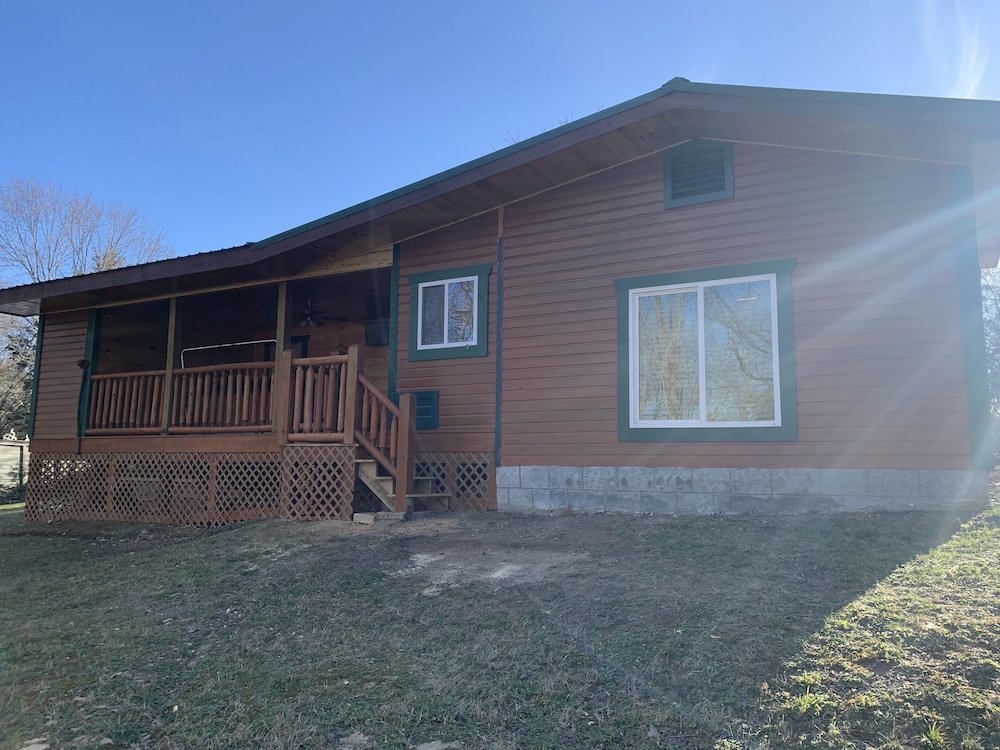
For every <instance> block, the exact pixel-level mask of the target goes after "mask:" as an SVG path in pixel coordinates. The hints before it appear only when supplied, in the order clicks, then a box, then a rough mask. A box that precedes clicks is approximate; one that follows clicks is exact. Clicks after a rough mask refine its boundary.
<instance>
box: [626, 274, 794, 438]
mask: <svg viewBox="0 0 1000 750" xmlns="http://www.w3.org/2000/svg"><path fill="white" fill-rule="evenodd" d="M790 277H791V266H790V264H789V263H788V262H784V263H774V264H752V265H745V266H732V267H729V268H726V269H717V270H715V271H694V272H689V273H681V274H666V275H662V276H648V277H641V278H637V279H621V280H619V281H616V282H615V283H616V287H617V289H618V295H619V329H620V330H619V336H620V338H622V340H621V341H620V342H619V433H620V437H622V438H623V439H625V440H757V439H763V440H788V439H794V436H795V432H796V426H795V390H794V388H795V376H794V360H793V359H792V351H791V349H792V336H793V332H792V329H791V328H790V316H791V293H790V284H791V282H790ZM786 350H787V351H786Z"/></svg>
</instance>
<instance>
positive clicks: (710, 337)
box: [705, 279, 775, 422]
mask: <svg viewBox="0 0 1000 750" xmlns="http://www.w3.org/2000/svg"><path fill="white" fill-rule="evenodd" d="M771 294H772V290H771V282H770V281H769V280H767V279H761V280H757V281H746V282H739V283H736V284H719V285H714V286H706V287H705V391H706V393H705V402H706V407H707V410H708V421H709V422H761V421H771V420H773V419H774V418H775V415H774V359H773V344H772V330H771Z"/></svg>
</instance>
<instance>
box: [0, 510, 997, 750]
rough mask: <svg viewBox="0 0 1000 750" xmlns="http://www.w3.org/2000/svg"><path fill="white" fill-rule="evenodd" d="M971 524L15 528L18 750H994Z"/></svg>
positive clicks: (986, 546) (980, 554)
mask: <svg viewBox="0 0 1000 750" xmlns="http://www.w3.org/2000/svg"><path fill="white" fill-rule="evenodd" d="M964 520H966V519H959V518H956V514H955V512H950V513H933V512H911V513H892V514H875V515H841V516H819V515H816V516H800V517H792V518H766V519H765V518H643V517H630V516H612V515H599V516H559V517H528V516H512V515H505V514H464V515H459V516H451V517H444V518H442V517H438V518H435V519H429V520H421V521H415V522H411V523H408V524H402V525H398V526H381V527H375V528H370V529H357V528H353V527H350V526H347V525H342V524H334V523H323V524H304V523H283V522H261V523H254V524H244V525H236V526H231V527H226V528H223V529H220V530H199V529H190V528H168V527H153V526H134V525H132V526H126V525H112V524H82V523H79V524H51V525H47V526H41V527H37V526H36V527H30V526H24V525H22V523H21V520H20V515H19V511H16V510H8V511H0V535H2V536H0V566H2V569H3V572H4V575H3V577H2V579H0V750H17V749H18V748H21V747H23V746H24V745H25V744H26V743H27V740H28V739H30V738H33V737H40V736H44V737H46V738H47V741H48V742H49V743H50V744H51V745H52V747H60V748H84V747H98V746H103V747H132V748H246V747H260V748H342V747H349V746H350V747H379V748H411V747H417V746H419V745H420V744H421V743H429V742H433V741H440V742H442V743H448V742H457V743H460V744H459V745H457V746H460V747H463V748H552V747H567V748H599V747H604V748H628V747H635V748H645V747H672V748H710V749H715V750H722V749H724V748H731V749H735V748H758V747H759V748H765V749H767V750H776V749H777V748H792V747H820V748H878V747H882V748H909V747H913V748H918V747H919V748H927V747H931V748H934V747H939V748H946V747H950V748H956V749H958V748H966V749H972V748H977V747H978V748H992V747H998V746H1000V727H998V724H997V716H998V713H997V711H998V704H1000V698H998V693H997V689H998V684H1000V683H998V678H1000V660H998V659H997V657H996V656H995V654H996V653H997V652H998V651H1000V622H998V621H997V620H998V617H1000V615H998V607H997V605H996V601H997V595H998V594H1000V578H998V575H1000V573H998V571H1000V564H998V563H1000V560H998V559H997V557H998V550H1000V530H998V528H997V525H998V521H997V516H995V515H994V514H993V513H992V512H987V513H984V514H982V515H980V516H978V517H977V518H974V519H972V520H969V521H968V522H967V523H965V524H964V525H962V522H963V521H964ZM101 742H103V743H104V745H100V743H101ZM351 743H355V744H351ZM977 743H978V744H977Z"/></svg>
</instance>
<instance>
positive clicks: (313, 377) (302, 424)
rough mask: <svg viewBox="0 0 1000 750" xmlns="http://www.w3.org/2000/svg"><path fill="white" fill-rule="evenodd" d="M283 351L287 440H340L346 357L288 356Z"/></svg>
mask: <svg viewBox="0 0 1000 750" xmlns="http://www.w3.org/2000/svg"><path fill="white" fill-rule="evenodd" d="M285 354H286V361H287V362H286V368H287V369H286V371H285V372H286V382H287V383H289V384H290V385H291V389H290V391H289V407H290V409H289V413H290V421H289V424H288V440H289V441H290V442H296V441H299V442H310V443H344V442H350V441H349V440H346V439H345V438H346V437H347V432H348V430H347V422H348V420H347V403H348V401H349V400H350V395H349V393H348V391H349V389H348V381H349V377H348V373H347V366H348V361H349V359H350V358H349V356H348V355H346V354H335V355H332V356H329V357H308V358H295V359H293V358H292V357H291V352H285Z"/></svg>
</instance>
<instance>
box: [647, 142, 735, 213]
mask: <svg viewBox="0 0 1000 750" xmlns="http://www.w3.org/2000/svg"><path fill="white" fill-rule="evenodd" d="M663 177H664V185H663V187H664V190H663V205H664V207H665V208H675V207H677V206H688V205H691V204H692V203H704V202H707V201H715V200H722V199H724V198H732V197H733V147H732V144H730V143H705V142H701V141H695V142H693V143H688V144H685V145H683V146H679V147H678V148H675V149H671V150H670V151H667V152H665V153H664V155H663Z"/></svg>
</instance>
